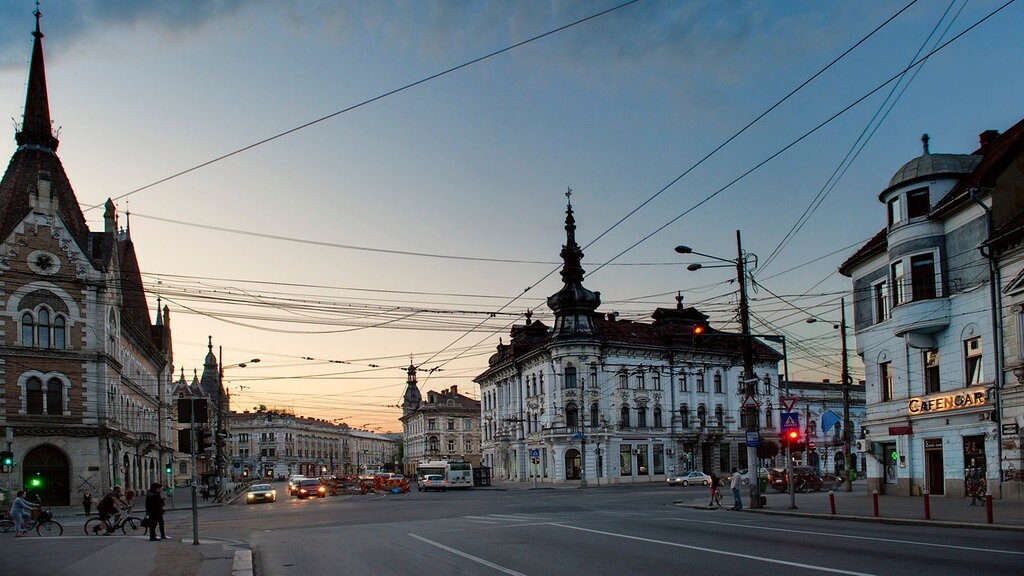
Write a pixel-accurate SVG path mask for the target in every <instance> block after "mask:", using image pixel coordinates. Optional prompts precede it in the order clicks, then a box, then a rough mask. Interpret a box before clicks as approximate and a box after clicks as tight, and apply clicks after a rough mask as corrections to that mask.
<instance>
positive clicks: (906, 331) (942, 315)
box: [889, 298, 949, 349]
mask: <svg viewBox="0 0 1024 576" xmlns="http://www.w3.org/2000/svg"><path fill="white" fill-rule="evenodd" d="M889 325H890V326H891V327H892V330H893V336H896V337H897V338H903V339H904V340H905V341H906V343H907V345H908V346H910V347H912V348H919V349H925V348H935V347H936V342H935V336H934V334H935V333H936V332H939V331H941V330H944V329H946V327H948V326H949V298H929V299H926V300H914V301H911V302H905V303H903V304H900V305H899V306H896V307H894V308H893V309H892V316H891V318H890V319H889Z"/></svg>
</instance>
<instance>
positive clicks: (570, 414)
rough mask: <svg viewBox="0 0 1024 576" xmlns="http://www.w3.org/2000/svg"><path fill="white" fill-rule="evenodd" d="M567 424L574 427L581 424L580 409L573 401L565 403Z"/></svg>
mask: <svg viewBox="0 0 1024 576" xmlns="http://www.w3.org/2000/svg"><path fill="white" fill-rule="evenodd" d="M565 425H566V426H573V427H575V426H579V425H580V411H579V408H577V407H576V404H575V403H573V402H569V403H568V404H566V405H565Z"/></svg>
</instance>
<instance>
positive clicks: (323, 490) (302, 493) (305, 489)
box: [295, 478, 327, 498]
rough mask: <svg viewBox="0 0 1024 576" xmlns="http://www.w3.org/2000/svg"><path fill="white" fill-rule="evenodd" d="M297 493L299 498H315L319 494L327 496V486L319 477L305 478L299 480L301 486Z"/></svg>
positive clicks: (322, 496)
mask: <svg viewBox="0 0 1024 576" xmlns="http://www.w3.org/2000/svg"><path fill="white" fill-rule="evenodd" d="M295 495H296V496H298V497H299V498H314V497H317V496H319V497H320V498H325V497H327V486H324V483H323V482H321V481H320V479H319V478H303V479H302V480H299V486H298V488H297V489H296V490H295Z"/></svg>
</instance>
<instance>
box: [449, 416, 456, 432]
mask: <svg viewBox="0 0 1024 576" xmlns="http://www.w3.org/2000/svg"><path fill="white" fill-rule="evenodd" d="M448 429H449V430H455V420H454V419H452V418H449V419H448Z"/></svg>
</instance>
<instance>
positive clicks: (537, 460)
mask: <svg viewBox="0 0 1024 576" xmlns="http://www.w3.org/2000/svg"><path fill="white" fill-rule="evenodd" d="M530 461H531V462H533V463H534V464H540V458H534V459H532V460H530Z"/></svg>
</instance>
